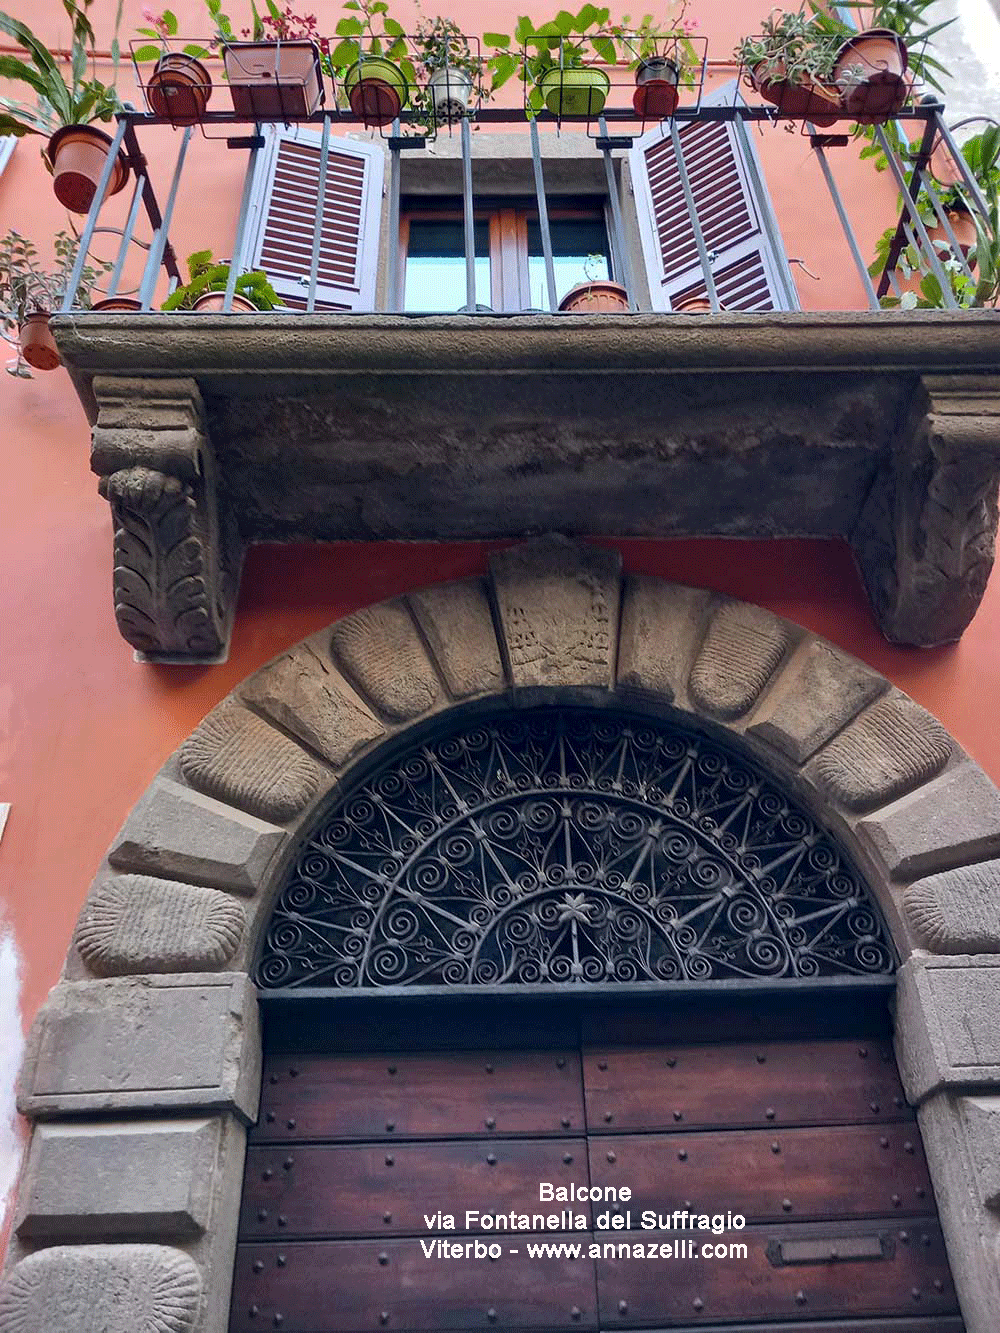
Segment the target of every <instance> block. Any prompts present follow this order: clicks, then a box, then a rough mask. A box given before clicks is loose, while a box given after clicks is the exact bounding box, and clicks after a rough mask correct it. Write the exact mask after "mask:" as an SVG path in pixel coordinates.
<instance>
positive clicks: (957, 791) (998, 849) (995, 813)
mask: <svg viewBox="0 0 1000 1333" xmlns="http://www.w3.org/2000/svg"><path fill="white" fill-rule="evenodd" d="M858 831H859V832H860V834H861V836H862V838H864V840H865V841H866V842H867V843H868V844H869V845H870V846H871V848H872V850H873V851H874V852H875V854H876V856H878V857H879V859H880V860H881V861H882V862H883V864H884V865H885V866H886V868H887V870H888V871H889V873H890V874H891V875H893V876H894V877H896V878H898V879H913V878H915V877H916V876H917V875H926V874H929V873H930V872H931V871H934V870H946V869H948V868H949V867H951V866H956V865H961V864H962V863H963V862H966V861H978V860H982V859H983V858H984V857H988V856H996V855H997V854H1000V792H998V791H997V789H996V787H995V786H994V785H993V783H992V782H991V781H990V780H989V778H988V777H987V776H986V774H985V773H984V772H983V771H982V769H981V768H979V767H977V765H975V764H972V763H962V764H956V765H955V766H954V767H953V768H949V769H948V770H947V771H946V772H944V773H942V774H941V776H940V777H939V778H935V779H934V781H933V782H928V783H927V784H926V785H925V786H923V787H919V788H918V789H917V790H916V791H914V792H911V793H910V794H909V795H908V796H904V797H903V798H902V799H901V800H899V801H896V802H895V803H894V804H893V805H891V806H887V807H886V809H884V810H880V811H878V813H877V814H873V815H868V816H867V817H866V818H865V819H863V820H861V822H860V823H859V824H858Z"/></svg>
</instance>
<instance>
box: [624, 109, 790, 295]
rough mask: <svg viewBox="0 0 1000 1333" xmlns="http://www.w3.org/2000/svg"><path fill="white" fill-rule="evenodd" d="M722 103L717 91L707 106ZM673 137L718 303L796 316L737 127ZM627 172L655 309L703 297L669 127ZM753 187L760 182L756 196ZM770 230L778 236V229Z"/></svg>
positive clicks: (756, 173) (711, 127)
mask: <svg viewBox="0 0 1000 1333" xmlns="http://www.w3.org/2000/svg"><path fill="white" fill-rule="evenodd" d="M725 96H727V91H726V90H725V89H721V90H720V92H719V93H717V94H715V96H714V97H713V98H706V99H705V104H706V105H709V104H711V103H712V102H720V101H722V100H723V98H724V97H725ZM732 96H733V94H732V91H731V90H730V91H729V92H728V97H729V99H730V100H731V99H732ZM678 134H679V137H680V141H681V149H682V152H683V154H684V165H685V166H686V168H687V173H688V178H689V180H690V184H691V193H692V194H693V195H694V200H695V206H696V210H697V214H698V219H699V222H700V224H701V230H702V234H703V236H704V238H705V246H706V249H707V250H708V253H709V257H710V259H711V262H712V276H713V278H714V280H715V285H716V291H717V293H718V297H719V301H720V303H721V304H722V305H723V306H724V307H726V308H727V309H729V310H788V309H796V308H797V302H796V301H795V288H794V284H793V283H792V280H791V277H790V275H789V272H788V261H787V260H786V259H785V257H784V255H783V254H781V253H779V252H778V250H777V249H776V247H775V245H773V244H772V243H771V242H770V241H769V239H768V235H767V230H766V228H765V226H764V214H765V210H767V211H769V210H770V201H769V200H768V199H766V198H762V197H761V190H762V189H763V185H762V182H763V175H762V174H761V172H760V170H759V166H758V165H757V164H756V163H751V162H748V161H747V158H746V155H745V153H744V151H743V148H742V147H741V144H740V140H739V137H738V131H737V128H736V126H735V125H733V124H732V123H730V122H728V121H723V120H693V121H686V122H685V123H684V124H683V125H681V126H679V127H678ZM750 152H753V148H752V145H751V146H750ZM754 167H756V170H754V169H753V168H754ZM631 169H632V183H633V188H634V190H635V199H636V208H637V211H638V215H639V231H640V235H641V237H642V249H643V254H644V256H645V260H646V271H647V274H648V278H649V288H650V295H651V297H652V303H653V308H654V309H655V310H670V309H671V308H672V307H673V306H674V305H676V304H679V303H680V302H681V301H682V300H684V299H685V298H688V297H691V296H705V295H707V291H706V285H705V282H704V278H703V276H702V271H701V264H700V262H699V258H698V246H697V242H696V240H695V233H694V229H693V227H692V225H691V219H690V216H689V214H688V210H687V207H686V204H685V200H684V190H683V186H682V184H681V179H680V174H679V172H678V168H677V157H676V154H675V152H674V146H673V141H672V138H671V135H670V129H669V126H668V125H666V124H664V125H662V126H657V127H656V129H654V130H652V131H651V132H650V133H649V134H646V135H644V136H643V137H642V138H641V139H638V140H637V141H636V144H635V146H634V147H633V149H632V153H631ZM755 180H756V181H758V182H760V183H761V184H760V187H759V188H758V189H757V190H755V189H754V188H753V182H754V181H755ZM769 220H770V221H772V222H773V219H769ZM772 231H773V234H774V235H775V236H776V235H777V226H776V225H772Z"/></svg>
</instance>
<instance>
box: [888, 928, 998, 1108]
mask: <svg viewBox="0 0 1000 1333" xmlns="http://www.w3.org/2000/svg"><path fill="white" fill-rule="evenodd" d="M997 1014H1000V957H998V956H997V955H996V954H978V955H977V954H963V955H960V956H957V957H953V958H943V957H937V956H934V955H928V954H914V955H913V956H912V957H910V958H908V959H907V961H906V962H905V963H904V964H903V966H902V967H901V968H900V970H899V984H898V988H897V1000H896V1032H897V1041H896V1047H897V1056H898V1059H899V1070H900V1075H901V1077H902V1080H903V1086H904V1088H905V1089H906V1094H907V1096H908V1098H909V1099H910V1101H911V1102H914V1103H919V1102H921V1101H923V1099H924V1098H925V1097H927V1096H929V1095H930V1094H931V1093H932V1092H936V1091H938V1090H939V1089H942V1088H963V1089H965V1090H968V1091H973V1090H975V1089H982V1090H984V1091H989V1090H990V1089H1000V1023H998V1022H997Z"/></svg>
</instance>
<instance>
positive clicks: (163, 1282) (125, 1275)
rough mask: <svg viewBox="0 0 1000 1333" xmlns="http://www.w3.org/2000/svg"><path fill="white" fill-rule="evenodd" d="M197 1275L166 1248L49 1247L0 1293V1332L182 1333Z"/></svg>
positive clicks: (16, 1271)
mask: <svg viewBox="0 0 1000 1333" xmlns="http://www.w3.org/2000/svg"><path fill="white" fill-rule="evenodd" d="M200 1300H201V1275H200V1273H199V1272H198V1269H197V1267H196V1265H195V1264H194V1262H193V1261H192V1260H191V1259H190V1258H189V1257H188V1256H187V1255H186V1254H184V1253H183V1252H182V1251H181V1250H174V1249H170V1248H168V1247H167V1246H165V1245H54V1246H52V1247H51V1248H50V1249H46V1250H39V1251H38V1252H37V1253H36V1254H29V1255H28V1256H27V1258H25V1259H22V1260H21V1262H20V1263H19V1264H17V1265H16V1266H15V1267H14V1268H13V1269H12V1270H11V1272H10V1274H9V1276H8V1278H7V1281H6V1284H5V1285H4V1288H3V1290H2V1292H0V1333H42V1330H44V1333H188V1330H190V1329H193V1328H194V1323H195V1319H196V1317H197V1314H198V1306H199V1303H200Z"/></svg>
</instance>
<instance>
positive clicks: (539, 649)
mask: <svg viewBox="0 0 1000 1333" xmlns="http://www.w3.org/2000/svg"><path fill="white" fill-rule="evenodd" d="M490 569H491V571H492V574H493V586H494V593H495V596H496V603H497V609H498V611H499V616H500V626H501V630H502V633H503V636H504V641H505V647H506V652H507V659H508V661H509V662H510V674H511V680H512V681H513V683H514V684H515V685H521V686H526V685H599V686H603V687H605V688H609V687H610V686H611V685H612V684H613V682H614V669H615V668H614V657H615V647H616V643H617V639H618V603H619V595H620V587H619V585H620V579H621V556H620V555H619V554H618V552H617V551H605V550H602V549H601V548H600V547H597V546H589V545H587V544H585V543H582V542H571V541H569V540H567V539H566V538H565V537H556V536H551V537H541V538H538V539H537V540H534V541H529V542H525V543H523V544H522V545H520V546H512V547H508V548H507V549H506V550H504V551H498V552H496V553H495V554H494V555H493V556H491V557H490Z"/></svg>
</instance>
